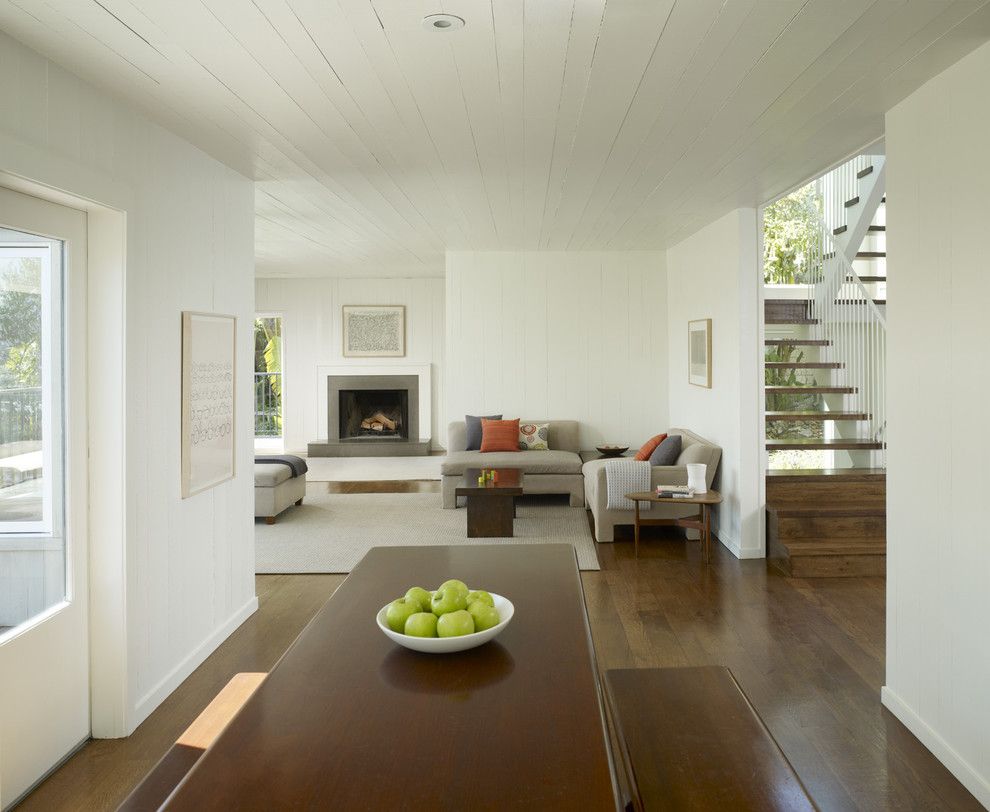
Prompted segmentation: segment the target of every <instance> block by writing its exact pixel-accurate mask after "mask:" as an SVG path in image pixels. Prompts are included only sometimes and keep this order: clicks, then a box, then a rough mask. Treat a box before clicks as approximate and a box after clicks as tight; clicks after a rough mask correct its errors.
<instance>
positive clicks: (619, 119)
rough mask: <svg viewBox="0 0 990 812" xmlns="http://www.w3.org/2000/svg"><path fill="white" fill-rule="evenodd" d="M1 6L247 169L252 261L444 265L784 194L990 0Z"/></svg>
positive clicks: (29, 37)
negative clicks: (446, 21) (461, 257)
mask: <svg viewBox="0 0 990 812" xmlns="http://www.w3.org/2000/svg"><path fill="white" fill-rule="evenodd" d="M440 11H443V12H447V13H453V14H457V15H460V16H461V17H463V18H464V19H465V20H466V21H467V25H466V26H465V27H464V28H463V29H461V30H459V31H449V32H432V31H426V30H424V29H423V28H422V27H421V24H420V21H421V19H422V17H423V16H424V15H426V14H430V13H435V12H440ZM0 29H3V30H4V31H6V32H7V33H9V34H10V35H11V36H13V37H15V38H16V39H19V40H21V41H23V42H25V43H26V44H28V45H29V46H31V47H33V48H35V49H37V50H38V51H40V52H42V53H43V54H45V55H46V56H48V57H50V58H51V59H53V60H54V61H56V62H58V63H59V64H61V65H64V66H65V67H66V68H68V69H69V70H71V71H73V72H74V73H77V74H79V75H81V76H83V77H84V78H86V79H88V80H90V81H92V82H94V83H95V84H97V85H101V86H104V87H108V88H110V89H111V90H113V91H114V92H116V93H117V94H119V95H121V96H123V97H126V98H127V99H129V100H131V101H132V102H135V103H136V104H138V105H140V106H141V107H143V108H144V109H145V110H146V111H147V112H148V114H149V115H150V116H152V117H153V118H155V119H157V120H158V121H160V122H161V123H162V124H164V125H165V126H167V127H168V128H170V129H171V130H173V131H174V132H176V133H178V134H179V135H181V136H182V137H184V138H186V139H188V140H190V141H192V142H193V143H195V144H197V145H198V146H200V147H201V148H202V149H204V150H206V151H207V152H209V153H210V154H212V155H214V156H215V157H217V158H218V159H220V160H222V161H224V162H225V163H227V164H229V165H231V166H233V167H235V168H236V169H238V170H240V171H241V172H243V173H245V174H246V175H249V176H251V177H253V178H255V179H256V181H257V204H256V209H257V230H256V241H257V247H256V250H257V267H258V275H259V276H360V275H367V276H430V275H437V276H439V275H442V274H443V265H444V258H443V257H444V251H445V250H446V249H447V248H452V249H478V250H497V249H505V250H509V249H538V248H549V249H654V248H663V247H665V246H667V245H669V244H672V243H673V242H676V241H677V240H679V239H681V238H683V237H685V236H687V235H689V234H690V233H692V232H693V231H695V230H696V229H697V228H698V227H700V226H702V225H704V224H705V223H707V222H709V221H711V220H712V219H714V218H716V217H718V216H719V215H721V214H723V213H724V212H725V211H727V210H729V209H730V208H733V207H735V206H738V205H755V204H758V203H760V202H762V201H765V200H767V199H768V198H771V197H774V196H776V195H777V194H779V193H781V192H783V191H786V190H787V189H788V188H790V187H791V186H793V185H795V184H796V183H798V182H799V181H802V180H804V179H806V178H807V177H809V176H811V175H813V174H815V173H816V172H817V171H819V170H821V169H822V168H824V167H826V166H828V165H829V164H831V163H833V162H835V161H837V160H839V159H840V158H842V157H843V156H845V155H847V154H849V153H850V152H853V151H855V150H856V149H858V148H860V147H861V146H863V145H864V144H866V143H868V142H870V141H872V140H874V139H876V138H878V137H880V136H882V134H883V113H884V111H885V110H887V109H888V108H889V107H891V106H892V105H893V104H894V103H896V102H897V101H898V100H900V99H901V98H903V97H904V96H905V95H906V94H907V93H909V92H911V91H912V90H913V89H915V88H916V87H918V86H919V85H920V84H922V83H923V82H924V81H925V80H927V79H928V78H930V77H931V76H933V75H934V74H936V73H937V72H939V71H940V70H941V69H943V68H944V67H946V66H947V65H949V64H951V63H952V62H954V61H955V60H957V59H959V58H960V57H961V56H962V55H964V54H965V53H967V52H969V51H970V50H972V49H973V48H974V47H976V46H977V45H979V44H980V43H982V42H984V41H986V40H987V39H988V38H990V6H988V3H987V0H968V1H967V0H958V1H956V0H0ZM988 79H990V77H988Z"/></svg>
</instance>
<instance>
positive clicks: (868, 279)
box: [846, 274, 887, 282]
mask: <svg viewBox="0 0 990 812" xmlns="http://www.w3.org/2000/svg"><path fill="white" fill-rule="evenodd" d="M856 278H858V279H859V281H860V282H886V281H887V277H886V276H863V275H862V274H856ZM846 281H847V282H852V281H853V275H852V274H849V275H848V276H847V277H846Z"/></svg>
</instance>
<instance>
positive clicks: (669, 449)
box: [650, 434, 681, 465]
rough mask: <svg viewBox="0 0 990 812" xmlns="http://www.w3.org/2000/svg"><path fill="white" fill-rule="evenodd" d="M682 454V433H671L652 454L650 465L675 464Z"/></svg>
mask: <svg viewBox="0 0 990 812" xmlns="http://www.w3.org/2000/svg"><path fill="white" fill-rule="evenodd" d="M679 456H681V435H680V434H671V435H670V436H669V437H667V439H666V440H664V441H663V442H662V443H660V445H658V446H657V447H656V449H655V450H654V451H653V453H652V454H650V465H673V464H674V463H676V462H677V458H678V457H679Z"/></svg>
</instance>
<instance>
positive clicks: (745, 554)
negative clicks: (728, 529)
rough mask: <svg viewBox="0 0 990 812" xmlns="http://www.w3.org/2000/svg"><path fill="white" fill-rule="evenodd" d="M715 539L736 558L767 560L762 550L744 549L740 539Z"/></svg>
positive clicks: (719, 537)
mask: <svg viewBox="0 0 990 812" xmlns="http://www.w3.org/2000/svg"><path fill="white" fill-rule="evenodd" d="M715 538H716V539H717V540H718V541H720V542H721V543H722V546H723V547H725V549H727V550H728V551H729V552H730V553H732V554H733V555H734V556H735V557H736V558H740V559H742V558H765V557H766V556H765V554H764V552H763V549H762V548H753V547H743V546H742V545H741V544H740V543H739V540H738V539H731V538H730V539H725V538H722V537H721V536H715Z"/></svg>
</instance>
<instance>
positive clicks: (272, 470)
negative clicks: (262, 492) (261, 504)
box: [254, 462, 292, 488]
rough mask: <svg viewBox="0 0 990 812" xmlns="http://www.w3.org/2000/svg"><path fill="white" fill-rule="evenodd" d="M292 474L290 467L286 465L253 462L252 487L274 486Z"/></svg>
mask: <svg viewBox="0 0 990 812" xmlns="http://www.w3.org/2000/svg"><path fill="white" fill-rule="evenodd" d="M291 476H292V469H291V468H290V467H289V466H288V465H279V464H277V463H263V462H259V463H255V466H254V487H256V488H274V487H275V486H276V485H280V484H281V483H283V482H285V480H287V479H289V478H290V477H291Z"/></svg>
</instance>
